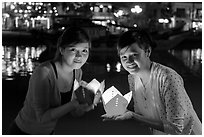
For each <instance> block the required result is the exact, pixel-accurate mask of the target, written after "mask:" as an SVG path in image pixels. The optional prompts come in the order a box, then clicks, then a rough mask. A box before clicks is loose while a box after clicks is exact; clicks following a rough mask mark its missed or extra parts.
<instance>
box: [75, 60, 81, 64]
mask: <svg viewBox="0 0 204 137" xmlns="http://www.w3.org/2000/svg"><path fill="white" fill-rule="evenodd" d="M74 63H82V61H81V60H74Z"/></svg>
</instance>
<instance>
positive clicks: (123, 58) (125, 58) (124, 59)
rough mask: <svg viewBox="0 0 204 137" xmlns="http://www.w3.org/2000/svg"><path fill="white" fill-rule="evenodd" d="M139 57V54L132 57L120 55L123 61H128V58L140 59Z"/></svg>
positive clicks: (133, 54) (131, 55)
mask: <svg viewBox="0 0 204 137" xmlns="http://www.w3.org/2000/svg"><path fill="white" fill-rule="evenodd" d="M138 56H139V54H138V53H132V54H130V55H120V58H121V60H122V61H126V60H128V58H132V59H135V58H138Z"/></svg>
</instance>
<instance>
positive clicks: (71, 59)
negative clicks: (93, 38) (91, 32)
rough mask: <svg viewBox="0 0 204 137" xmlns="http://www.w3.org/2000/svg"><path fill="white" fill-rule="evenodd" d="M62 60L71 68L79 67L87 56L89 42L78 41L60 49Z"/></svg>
mask: <svg viewBox="0 0 204 137" xmlns="http://www.w3.org/2000/svg"><path fill="white" fill-rule="evenodd" d="M61 53H62V56H63V57H62V60H63V61H64V62H65V64H67V65H68V66H69V67H71V68H72V69H79V68H81V66H82V65H84V63H85V62H86V61H87V59H88V57H89V43H78V44H75V45H73V46H69V47H66V48H65V49H62V50H61Z"/></svg>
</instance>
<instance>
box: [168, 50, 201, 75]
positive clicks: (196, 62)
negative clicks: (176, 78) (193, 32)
mask: <svg viewBox="0 0 204 137" xmlns="http://www.w3.org/2000/svg"><path fill="white" fill-rule="evenodd" d="M168 52H169V53H171V54H172V55H173V56H175V57H176V58H177V59H179V60H182V62H183V63H184V65H185V66H187V67H188V68H190V70H191V71H193V72H195V73H197V74H201V71H202V49H191V50H189V49H183V50H169V51H168Z"/></svg>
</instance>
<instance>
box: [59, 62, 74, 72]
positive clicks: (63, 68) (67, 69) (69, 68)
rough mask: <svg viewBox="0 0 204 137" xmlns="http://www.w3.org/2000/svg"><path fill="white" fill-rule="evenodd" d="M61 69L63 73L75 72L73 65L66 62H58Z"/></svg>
mask: <svg viewBox="0 0 204 137" xmlns="http://www.w3.org/2000/svg"><path fill="white" fill-rule="evenodd" d="M56 64H57V66H58V68H59V70H60V71H61V72H62V73H65V74H69V73H72V72H73V69H72V68H71V67H69V66H68V65H66V64H63V63H62V62H56Z"/></svg>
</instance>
